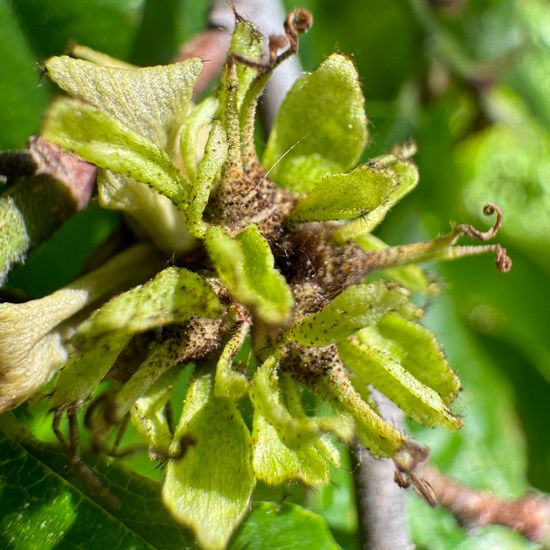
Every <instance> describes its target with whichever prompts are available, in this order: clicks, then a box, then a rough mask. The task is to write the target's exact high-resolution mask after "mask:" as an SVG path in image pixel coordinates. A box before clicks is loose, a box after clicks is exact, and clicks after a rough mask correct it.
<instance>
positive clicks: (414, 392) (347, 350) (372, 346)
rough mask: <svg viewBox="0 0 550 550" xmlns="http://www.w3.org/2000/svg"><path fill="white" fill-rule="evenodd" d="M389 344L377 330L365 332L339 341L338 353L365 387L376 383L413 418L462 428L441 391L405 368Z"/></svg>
mask: <svg viewBox="0 0 550 550" xmlns="http://www.w3.org/2000/svg"><path fill="white" fill-rule="evenodd" d="M386 344H387V341H386V340H385V339H383V338H382V339H381V338H379V337H378V335H377V333H376V330H371V329H364V330H362V331H361V332H360V333H359V334H358V335H357V336H355V337H353V338H350V339H349V340H345V341H342V342H339V344H338V352H339V355H340V358H341V359H342V361H343V362H344V363H345V365H346V366H347V367H348V368H349V369H350V370H352V371H353V372H354V373H355V374H356V375H357V376H358V377H359V378H360V379H361V381H362V382H363V383H364V384H372V385H373V386H374V387H375V388H376V389H378V390H379V391H381V392H382V393H383V394H384V395H386V396H387V397H389V398H390V399H391V400H392V401H393V402H394V403H395V404H396V405H397V406H398V407H399V408H401V409H402V410H403V411H404V412H405V413H406V414H407V415H408V416H409V417H411V418H414V419H415V420H418V421H419V422H422V423H423V424H426V425H428V426H437V425H441V426H444V427H446V428H451V429H457V428H460V427H461V425H462V422H461V421H460V420H459V419H458V418H457V417H455V416H453V415H452V413H451V411H449V409H447V407H446V406H445V403H444V402H443V401H442V400H441V398H440V397H439V395H438V394H437V392H436V391H435V390H433V389H432V388H430V387H429V386H427V385H424V384H422V383H421V382H419V381H418V380H417V379H416V378H415V377H414V376H413V375H412V374H411V373H410V372H408V371H407V370H406V369H405V368H403V365H401V364H400V363H399V358H398V357H396V356H395V355H393V354H392V353H391V351H390V350H389V349H388V346H387V345H386ZM390 344H391V343H390ZM390 349H391V347H390Z"/></svg>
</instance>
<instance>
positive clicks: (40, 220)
mask: <svg viewBox="0 0 550 550" xmlns="http://www.w3.org/2000/svg"><path fill="white" fill-rule="evenodd" d="M0 174H4V175H6V176H8V177H9V178H14V179H15V178H17V179H16V181H15V182H14V184H13V185H11V186H10V187H9V188H8V189H7V191H5V192H4V193H3V194H2V195H1V196H0V285H1V284H2V283H3V281H4V278H5V276H6V275H7V273H8V272H9V270H10V269H11V267H12V265H13V264H15V263H17V262H22V261H23V260H24V259H25V256H26V254H27V252H28V251H29V250H30V249H31V248H32V247H34V246H36V245H38V244H40V243H41V242H43V241H45V240H46V239H47V238H48V237H49V236H50V235H51V234H52V233H53V231H54V230H55V229H56V228H57V227H58V226H59V225H61V224H62V223H63V222H64V221H65V220H66V219H67V218H68V217H69V216H70V215H72V214H73V213H74V212H76V211H77V210H80V209H81V208H84V207H85V206H86V205H87V204H88V201H89V200H90V196H91V194H92V191H93V187H94V184H95V180H96V174H97V168H96V167H95V166H93V165H91V164H88V163H87V162H84V161H83V160H81V159H79V158H77V157H75V156H74V155H71V154H70V153H67V152H66V151H63V150H62V149H60V148H59V147H57V146H56V145H53V144H51V143H49V142H48V141H46V140H45V139H42V138H40V137H34V138H31V139H30V140H29V146H28V149H27V150H26V151H15V152H9V151H8V152H3V153H0Z"/></svg>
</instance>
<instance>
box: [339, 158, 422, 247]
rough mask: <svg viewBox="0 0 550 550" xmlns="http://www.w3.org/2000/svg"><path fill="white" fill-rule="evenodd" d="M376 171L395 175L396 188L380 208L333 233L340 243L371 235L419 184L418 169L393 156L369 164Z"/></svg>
mask: <svg viewBox="0 0 550 550" xmlns="http://www.w3.org/2000/svg"><path fill="white" fill-rule="evenodd" d="M369 166H371V167H372V169H374V170H378V171H383V172H386V173H387V172H389V173H392V174H393V177H394V181H395V186H394V188H393V189H392V190H391V192H389V193H388V194H387V195H385V197H384V200H383V201H382V202H381V204H380V205H379V206H377V207H376V208H374V209H372V210H371V211H369V212H367V213H365V214H364V215H361V216H359V217H358V218H357V219H355V220H352V221H350V222H348V223H346V224H344V225H343V226H342V227H340V228H339V229H337V230H336V231H335V232H334V233H333V235H332V236H333V239H335V240H336V241H338V242H346V241H349V240H351V239H353V238H355V237H357V236H358V235H362V234H364V233H370V232H371V231H372V230H373V229H374V228H375V227H376V226H377V225H378V224H380V223H381V222H382V220H383V219H384V218H385V216H386V214H387V212H388V210H389V209H390V208H391V207H392V206H393V205H394V204H396V203H397V202H399V201H400V200H401V199H402V198H403V197H404V196H405V195H406V194H407V193H409V192H410V191H412V190H413V189H414V188H415V187H416V184H417V183H418V169H417V168H416V166H415V165H414V164H413V163H412V162H409V161H407V160H401V159H399V158H397V157H395V156H393V155H385V156H382V157H377V158H375V159H372V161H371V162H369Z"/></svg>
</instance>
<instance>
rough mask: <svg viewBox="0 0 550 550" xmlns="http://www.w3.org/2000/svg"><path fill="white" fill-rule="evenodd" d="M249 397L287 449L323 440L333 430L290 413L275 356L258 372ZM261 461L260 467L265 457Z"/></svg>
mask: <svg viewBox="0 0 550 550" xmlns="http://www.w3.org/2000/svg"><path fill="white" fill-rule="evenodd" d="M249 395H250V399H251V400H252V403H253V404H254V408H255V410H257V411H258V414H259V415H261V416H263V417H265V419H266V420H267V422H268V423H269V424H271V425H273V426H275V427H276V428H277V430H278V433H279V437H280V438H282V439H283V440H284V443H285V445H286V444H288V445H290V446H291V447H293V448H295V449H296V448H299V447H301V446H303V445H306V444H307V443H308V442H309V441H311V440H312V439H315V438H317V437H318V436H320V435H321V433H322V429H323V428H324V430H325V431H327V430H329V429H330V426H322V425H321V423H320V422H319V420H318V419H313V418H307V417H305V418H304V417H303V418H297V417H295V416H294V415H292V414H291V413H290V411H289V410H288V408H287V407H286V405H285V403H284V401H283V398H282V395H281V388H280V386H279V372H278V361H277V358H276V357H275V356H271V357H268V358H267V359H266V360H265V361H264V362H263V363H262V365H261V366H260V368H258V370H257V371H256V374H255V375H254V378H253V380H252V385H251V388H250V392H249ZM266 437H269V439H271V442H269V439H268V441H267V442H266V444H272V445H273V444H275V443H276V441H273V439H272V437H271V435H270V434H266ZM259 459H260V463H263V461H264V460H265V457H259Z"/></svg>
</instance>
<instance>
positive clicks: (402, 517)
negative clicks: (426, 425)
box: [353, 390, 414, 550]
mask: <svg viewBox="0 0 550 550" xmlns="http://www.w3.org/2000/svg"><path fill="white" fill-rule="evenodd" d="M371 393H372V396H373V398H374V400H375V401H376V403H377V405H378V409H379V411H380V414H381V415H382V416H383V417H384V418H385V419H386V420H387V421H388V422H390V423H391V424H393V425H394V426H398V427H401V428H402V427H403V420H404V416H403V413H402V412H401V410H400V409H398V408H397V407H396V406H395V405H394V404H393V403H392V402H391V401H390V400H389V399H388V398H387V397H385V396H383V395H382V394H381V393H379V392H378V391H376V390H371ZM353 457H354V459H355V463H356V464H355V468H354V480H355V491H356V494H357V497H356V498H357V504H358V512H359V517H358V520H359V534H360V539H361V548H363V549H364V550H394V549H396V548H399V549H400V550H408V549H412V548H414V545H413V544H412V542H411V539H410V536H409V531H408V526H407V516H406V511H405V491H403V490H402V489H401V488H400V487H398V485H397V484H396V483H395V482H394V472H395V464H394V463H393V460H391V459H380V458H375V457H373V456H372V455H371V454H370V453H369V451H367V450H366V449H365V448H364V447H363V446H362V445H361V444H359V443H357V444H356V446H355V448H354V449H353Z"/></svg>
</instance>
